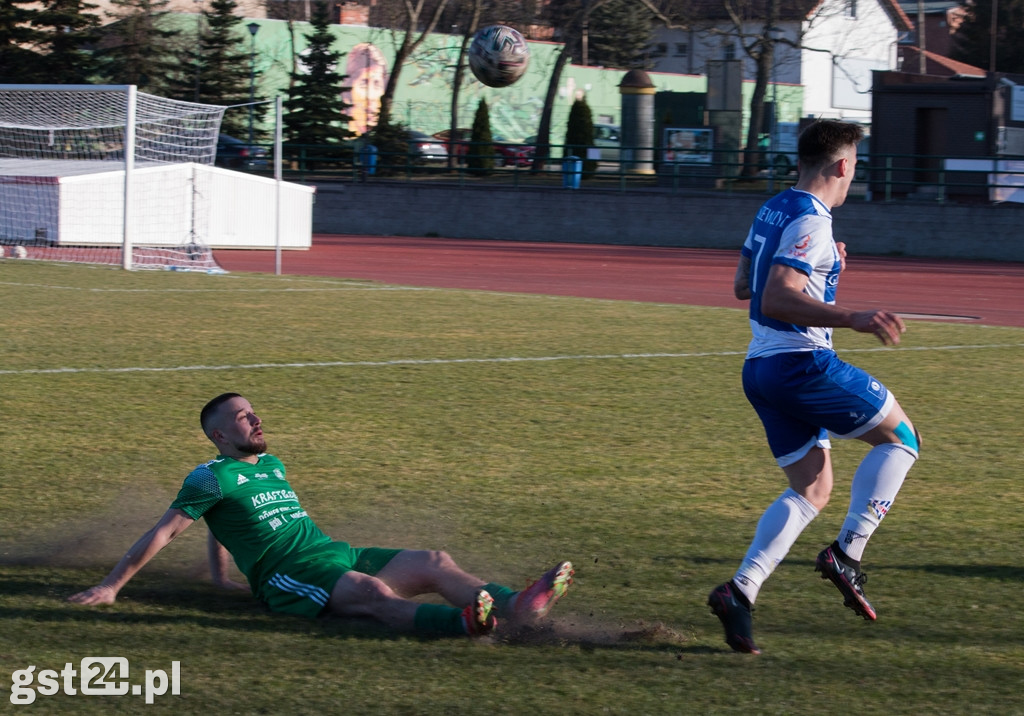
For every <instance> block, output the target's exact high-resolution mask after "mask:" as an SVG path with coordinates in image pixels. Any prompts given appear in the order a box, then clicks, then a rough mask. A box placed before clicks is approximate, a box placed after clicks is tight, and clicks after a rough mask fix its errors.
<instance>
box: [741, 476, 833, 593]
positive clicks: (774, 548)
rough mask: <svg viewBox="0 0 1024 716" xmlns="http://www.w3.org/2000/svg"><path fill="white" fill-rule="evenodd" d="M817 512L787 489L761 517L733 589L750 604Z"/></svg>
mask: <svg viewBox="0 0 1024 716" xmlns="http://www.w3.org/2000/svg"><path fill="white" fill-rule="evenodd" d="M817 516H818V510H817V508H815V507H814V505H812V504H811V503H810V502H808V501H807V499H806V498H804V497H802V496H801V495H799V494H797V492H796V491H795V490H793V489H792V488H789V489H787V490H786V491H785V492H783V493H782V494H781V495H779V497H778V499H777V500H775V502H773V503H772V504H771V505H769V506H768V509H766V510H765V511H764V514H763V515H761V519H760V520H758V523H757V531H756V532H755V533H754V540H753V541H752V542H751V543H750V549H748V550H747V555H746V556H745V557H744V558H743V563H742V564H740V568H739V569H738V570H737V571H736V576H735V577H734V578H733V581H734V582H735V583H736V587H737V588H738V589H739V590H740V591H741V592H743V594H744V595H745V596H746V597H747V599H749V600H750V603H751V604H753V603H754V600H755V599H757V593H758V592H759V591H760V590H761V585H762V584H764V582H765V580H766V579H768V577H769V575H771V573H772V572H774V571H775V568H776V567H777V566H779V563H780V562H781V561H782V560H783V558H784V557H785V556H786V554H787V553H788V552H789V548H790V547H792V546H793V543H794V542H796V538H797V537H799V536H800V533H801V532H803V531H804V528H805V527H807V525H809V524H810V523H811V520H813V519H814V518H815V517H817Z"/></svg>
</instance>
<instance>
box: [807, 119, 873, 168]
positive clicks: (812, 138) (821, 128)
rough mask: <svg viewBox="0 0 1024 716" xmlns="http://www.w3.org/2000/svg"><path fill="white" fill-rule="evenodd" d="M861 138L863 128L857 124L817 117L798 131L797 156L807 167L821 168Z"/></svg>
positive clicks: (853, 145) (855, 144) (837, 157)
mask: <svg viewBox="0 0 1024 716" xmlns="http://www.w3.org/2000/svg"><path fill="white" fill-rule="evenodd" d="M862 139H864V129H863V128H862V127H861V126H860V125H859V124H853V123H851V122H840V121H839V120H837V119H819V120H818V121H816V122H814V123H813V124H811V125H809V126H808V127H807V129H805V130H804V131H802V132H801V133H800V138H799V139H798V140H797V156H799V158H800V163H801V164H803V165H804V166H805V167H807V168H808V169H822V168H824V167H826V166H828V165H829V164H831V163H832V162H834V161H836V160H837V159H839V156H840V155H841V154H842V153H843V152H845V151H846V150H847V149H849V148H850V147H855V146H857V143H858V142H860V140H862Z"/></svg>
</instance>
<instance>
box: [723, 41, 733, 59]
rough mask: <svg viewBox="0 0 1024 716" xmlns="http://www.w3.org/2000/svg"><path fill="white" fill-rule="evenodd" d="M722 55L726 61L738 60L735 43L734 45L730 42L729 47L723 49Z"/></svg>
mask: <svg viewBox="0 0 1024 716" xmlns="http://www.w3.org/2000/svg"><path fill="white" fill-rule="evenodd" d="M722 55H723V57H722V59H725V60H735V59H736V45H735V44H734V43H732V42H730V43H728V44H727V45H725V47H723V48H722Z"/></svg>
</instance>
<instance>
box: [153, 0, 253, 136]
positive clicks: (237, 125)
mask: <svg viewBox="0 0 1024 716" xmlns="http://www.w3.org/2000/svg"><path fill="white" fill-rule="evenodd" d="M237 7H238V3H237V2H235V0H211V2H210V5H209V8H208V9H206V10H203V13H202V15H203V21H204V24H205V27H204V29H203V33H202V36H201V37H200V38H199V42H198V43H196V44H195V45H194V46H193V47H191V48H189V49H188V50H186V51H185V53H184V54H183V56H182V57H181V60H180V64H181V68H182V71H181V72H180V73H179V74H178V75H177V76H176V77H174V78H173V80H172V83H171V84H172V86H171V96H172V97H173V98H175V99H183V100H189V101H193V102H202V103H204V104H218V105H223V106H231V105H245V104H247V103H248V102H249V90H250V73H251V72H252V73H253V74H252V81H253V83H254V86H255V87H256V89H257V92H256V94H255V96H254V100H255V101H257V102H258V101H260V100H261V99H262V97H261V96H260V95H259V93H258V88H259V75H260V73H259V72H255V71H254V63H256V62H257V61H258V59H259V58H258V55H257V56H254V53H253V52H252V49H251V48H252V45H253V42H254V41H253V37H252V36H250V34H249V32H248V31H247V30H248V28H247V26H246V25H244V24H242V23H243V22H244V18H242V17H239V16H238V15H236V14H235V10H236V8H237ZM266 112H267V105H266V104H259V105H255V106H254V107H249V106H244V107H233V108H232V109H229V110H227V111H226V112H225V113H224V120H223V121H222V122H221V132H222V133H223V134H228V135H231V136H233V137H237V138H239V139H242V138H248V135H249V119H250V115H251V117H252V122H253V128H254V129H253V131H254V137H259V138H261V137H262V136H263V132H262V131H260V129H259V124H260V122H262V119H263V116H264V115H265V114H266Z"/></svg>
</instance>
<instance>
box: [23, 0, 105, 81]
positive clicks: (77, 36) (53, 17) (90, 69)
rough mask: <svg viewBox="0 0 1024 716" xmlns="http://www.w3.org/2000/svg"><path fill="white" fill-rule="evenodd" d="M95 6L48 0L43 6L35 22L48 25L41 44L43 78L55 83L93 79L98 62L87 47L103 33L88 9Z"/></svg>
mask: <svg viewBox="0 0 1024 716" xmlns="http://www.w3.org/2000/svg"><path fill="white" fill-rule="evenodd" d="M96 7H97V6H96V5H92V4H90V3H87V2H84V0H47V2H46V3H45V5H43V10H42V12H40V13H39V14H38V15H37V16H36V18H35V19H34V20H33V21H32V24H33V25H35V26H36V27H38V28H46V30H45V31H42V32H41V35H40V37H39V43H38V48H39V49H40V50H41V54H42V55H43V57H42V59H41V72H42V74H43V76H44V78H45V79H44V80H43V81H45V82H51V83H54V84H85V83H88V82H90V81H92V79H93V78H94V76H95V73H96V68H97V62H96V60H95V58H94V57H93V55H92V52H91V51H89V50H87V49H86V47H88V46H91V45H94V44H95V43H96V41H97V40H98V39H99V36H100V34H99V26H100V21H99V18H98V17H96V15H94V14H92V13H91V12H89V11H90V10H95V9H96Z"/></svg>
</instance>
